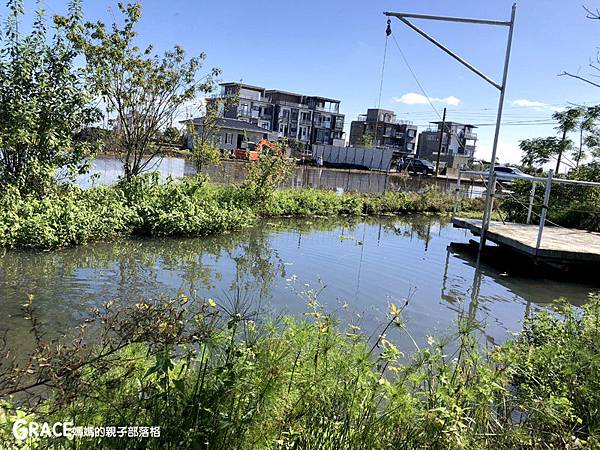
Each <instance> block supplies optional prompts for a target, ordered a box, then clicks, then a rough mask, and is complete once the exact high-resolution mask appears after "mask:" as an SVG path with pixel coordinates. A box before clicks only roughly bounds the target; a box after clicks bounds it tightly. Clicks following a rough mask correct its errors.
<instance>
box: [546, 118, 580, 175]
mask: <svg viewBox="0 0 600 450" xmlns="http://www.w3.org/2000/svg"><path fill="white" fill-rule="evenodd" d="M581 115H582V110H581V108H570V109H567V110H565V111H557V112H555V113H554V114H552V118H553V119H554V120H556V121H557V122H558V126H557V127H556V130H557V131H559V132H560V133H562V138H561V140H560V145H559V146H558V147H557V154H556V173H558V170H559V169H560V163H561V160H562V156H563V153H564V152H565V150H568V149H570V148H572V147H573V142H572V141H571V140H569V139H567V134H568V133H570V132H571V131H574V130H576V129H577V124H578V122H579V119H580V117H581Z"/></svg>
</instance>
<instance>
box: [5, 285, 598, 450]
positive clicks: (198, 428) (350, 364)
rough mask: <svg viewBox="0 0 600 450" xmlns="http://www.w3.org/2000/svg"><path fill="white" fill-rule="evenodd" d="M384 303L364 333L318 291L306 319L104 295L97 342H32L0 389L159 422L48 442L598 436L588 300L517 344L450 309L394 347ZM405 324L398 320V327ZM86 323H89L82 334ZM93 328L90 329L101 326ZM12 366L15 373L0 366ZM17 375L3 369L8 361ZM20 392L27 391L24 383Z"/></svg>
mask: <svg viewBox="0 0 600 450" xmlns="http://www.w3.org/2000/svg"><path fill="white" fill-rule="evenodd" d="M402 309H403V308H402V307H400V308H399V307H397V306H396V305H391V307H390V314H389V318H388V319H389V320H388V322H387V326H386V327H385V329H384V330H383V332H382V333H381V334H380V336H379V337H378V338H376V339H375V342H373V341H372V340H371V341H369V339H368V338H367V337H365V335H363V334H362V332H361V331H360V330H359V329H358V328H357V327H350V328H348V329H346V330H344V329H342V328H341V327H340V326H339V325H337V323H336V320H335V318H334V317H333V316H332V315H329V314H326V313H325V312H324V309H323V307H322V306H321V305H320V304H319V303H318V301H317V299H316V297H315V296H311V297H310V298H309V312H308V313H307V318H306V319H304V320H299V319H293V318H284V319H283V320H281V321H279V322H275V323H269V322H267V323H266V324H261V322H255V321H253V320H251V319H250V318H249V317H247V316H244V315H243V314H242V313H240V312H238V311H237V310H233V311H232V310H230V309H227V311H229V312H228V313H226V312H225V309H221V308H220V307H219V306H217V305H216V303H215V302H214V301H212V300H208V301H206V302H202V303H197V302H194V301H192V300H190V299H188V298H187V297H184V296H182V297H180V298H177V299H171V300H166V299H163V300H159V301H155V302H152V301H144V302H140V303H137V304H134V305H131V304H128V305H125V306H123V307H121V308H118V309H115V306H114V305H112V306H110V305H107V307H106V308H105V309H104V310H101V311H100V310H97V311H96V312H95V315H94V316H93V317H92V318H90V319H88V320H87V325H85V326H84V329H85V327H89V329H90V330H94V333H95V336H96V339H95V341H96V344H94V345H92V346H89V345H85V344H84V343H85V342H88V341H89V339H85V337H81V338H78V339H75V340H71V341H70V342H71V343H70V344H69V343H65V344H63V345H60V346H57V345H41V347H40V349H39V350H38V351H37V353H36V354H35V355H33V358H32V359H31V360H30V361H29V363H26V364H22V365H21V366H20V367H18V368H15V367H8V368H7V367H4V368H3V370H2V371H0V394H1V395H3V398H5V399H10V397H9V394H10V395H13V394H16V393H20V394H23V393H24V392H28V393H30V395H31V399H35V398H36V397H35V395H34V394H33V393H34V392H35V387H36V386H45V388H46V393H47V394H49V397H47V398H46V399H45V400H43V401H42V402H38V403H33V404H30V405H29V406H27V403H25V402H24V397H21V401H20V404H19V405H17V404H16V403H15V402H14V401H13V402H11V403H9V402H5V403H4V404H3V411H2V414H0V421H1V422H2V426H1V427H0V438H2V439H3V440H4V441H5V442H8V443H11V444H14V445H15V447H16V448H19V446H20V445H21V446H22V444H23V443H22V442H21V443H19V442H16V441H15V440H14V438H13V437H12V435H11V431H10V430H11V425H12V422H13V421H14V419H15V418H16V417H17V416H19V417H24V416H26V414H30V415H29V420H36V421H48V422H50V423H52V422H53V421H65V420H69V421H72V422H74V423H75V424H76V425H84V426H94V425H96V426H106V425H109V424H117V425H133V424H135V425H136V426H160V430H161V433H160V434H161V435H160V437H159V438H142V437H123V438H118V437H111V438H89V437H88V438H76V441H75V442H74V443H70V442H68V441H64V440H62V441H61V440H60V439H57V440H54V441H52V440H50V441H48V440H45V441H37V442H35V441H33V442H29V444H32V448H35V446H36V444H42V443H43V444H44V445H50V446H51V445H55V448H70V447H69V446H72V445H74V444H76V446H77V448H82V449H85V448H118V449H127V448H142V447H143V448H211V449H213V448H214V449H230V448H239V449H246V448H247V449H254V448H265V449H269V448H271V449H291V448H315V449H317V448H318V449H322V448H329V449H357V448H377V449H386V448H387V449H396V448H409V449H418V448H434V449H481V448H499V449H500V448H532V449H533V448H535V449H537V448H582V447H586V446H589V448H594V446H595V445H599V444H600V441H599V440H598V437H599V435H600V428H599V426H600V419H599V416H598V377H599V375H598V373H599V372H598V370H597V369H598V359H599V357H600V353H599V348H598V342H599V340H598V333H599V332H600V331H599V330H600V299H598V298H594V299H592V301H591V302H590V305H589V306H588V307H586V308H585V309H584V310H583V311H575V310H574V309H571V308H563V309H562V310H561V311H559V312H558V313H556V314H554V313H553V314H549V313H540V314H537V315H536V316H535V317H533V318H532V319H531V320H530V321H528V322H527V324H526V326H525V329H524V331H523V333H522V334H521V335H519V336H518V337H517V338H516V339H515V340H514V341H513V342H510V343H508V344H506V345H505V346H502V347H499V348H495V349H483V348H481V347H480V346H479V344H478V342H480V341H481V340H480V339H479V338H480V336H481V335H480V327H479V325H478V324H476V323H475V322H474V321H473V320H472V319H469V318H466V317H463V318H459V321H458V325H457V332H456V334H455V335H454V336H453V337H452V338H449V339H434V338H430V339H429V340H428V345H427V346H426V347H424V348H421V349H418V350H417V351H416V352H415V353H414V354H413V355H408V356H407V355H404V354H403V353H402V352H400V351H399V349H398V348H397V347H396V346H395V344H394V342H393V340H392V339H391V338H390V337H388V335H389V334H391V331H392V330H393V329H396V330H398V331H406V330H408V326H407V324H405V323H404V322H403V321H402ZM406 332H408V331H406ZM84 335H85V332H84ZM97 336H99V338H98V337H97ZM7 373H10V375H11V376H12V377H11V376H6V374H7ZM15 374H17V375H18V377H17V378H15V377H14V375H15ZM25 398H27V397H25Z"/></svg>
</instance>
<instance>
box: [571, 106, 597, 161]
mask: <svg viewBox="0 0 600 450" xmlns="http://www.w3.org/2000/svg"><path fill="white" fill-rule="evenodd" d="M581 110H582V113H581V117H580V121H579V148H578V149H576V150H575V151H574V152H573V158H574V160H575V163H576V166H575V167H579V164H580V163H581V161H582V159H584V158H585V156H586V150H587V151H591V153H592V156H598V153H599V150H600V128H599V127H598V121H599V120H600V106H590V107H587V108H581Z"/></svg>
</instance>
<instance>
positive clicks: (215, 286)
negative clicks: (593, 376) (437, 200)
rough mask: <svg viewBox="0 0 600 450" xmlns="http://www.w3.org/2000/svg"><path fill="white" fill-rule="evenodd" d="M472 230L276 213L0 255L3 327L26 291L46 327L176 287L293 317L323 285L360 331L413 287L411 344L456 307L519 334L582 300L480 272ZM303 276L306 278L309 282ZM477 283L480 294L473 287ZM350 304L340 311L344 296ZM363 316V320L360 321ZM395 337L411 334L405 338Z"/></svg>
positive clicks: (573, 292)
mask: <svg viewBox="0 0 600 450" xmlns="http://www.w3.org/2000/svg"><path fill="white" fill-rule="evenodd" d="M468 239H469V235H468V234H467V233H466V232H465V231H464V230H458V229H454V228H452V227H451V225H448V224H440V222H439V221H437V220H430V219H427V218H419V217H412V218H403V219H386V220H381V221H379V222H378V221H367V222H359V223H357V222H348V223H343V221H340V222H335V223H334V222H327V221H323V222H314V223H310V222H277V223H275V224H270V225H267V224H262V225H261V226H259V227H255V228H252V229H247V230H243V231H241V232H238V233H232V234H229V235H223V236H214V237H209V238H202V239H152V240H126V241H122V242H117V243H106V244H95V245H89V246H85V247H77V248H72V249H65V250H61V251H56V252H50V253H26V252H19V253H16V252H15V253H13V252H11V253H7V254H6V255H4V256H3V257H2V258H0V298H1V299H2V302H3V312H4V314H3V315H2V316H1V317H0V329H8V330H9V337H12V340H13V342H14V341H18V342H19V343H20V344H21V343H22V342H24V340H23V339H24V338H25V336H26V335H27V330H28V326H29V323H28V322H27V321H25V320H24V319H23V318H22V313H21V312H20V306H19V305H21V304H23V303H24V299H25V298H26V296H27V294H34V298H35V300H34V304H35V305H36V307H37V311H38V315H39V317H40V319H41V321H42V322H43V323H44V325H45V327H46V329H48V330H49V331H55V332H64V331H66V330H68V329H71V328H72V327H73V326H74V325H75V323H76V321H77V320H78V319H79V318H80V317H81V315H82V314H83V313H84V312H85V310H86V309H87V308H88V307H90V306H92V305H94V304H98V303H103V302H106V301H108V300H111V299H114V298H117V299H124V300H125V301H137V300H138V299H140V298H148V297H151V298H156V297H158V296H160V295H161V294H166V295H173V294H176V293H177V292H180V291H182V292H185V293H193V292H196V293H197V294H198V295H199V296H201V297H205V296H210V297H212V298H214V299H216V300H217V301H219V302H223V303H227V302H229V301H230V300H231V299H232V298H234V297H236V294H235V293H236V292H239V293H240V294H239V296H240V298H242V299H244V300H246V301H247V302H250V303H252V304H253V305H254V306H256V305H257V304H258V302H259V301H260V302H261V304H262V305H268V306H269V309H270V310H271V311H272V312H274V313H276V314H279V313H290V314H294V315H298V316H301V315H303V314H304V312H306V305H305V299H303V298H302V297H301V296H299V295H298V292H299V291H303V290H306V289H308V288H313V289H319V288H320V287H322V286H324V287H323V291H322V293H321V295H320V301H321V302H322V303H324V304H325V305H327V307H328V310H330V311H332V310H335V312H336V315H337V316H338V317H339V319H340V320H341V321H342V322H343V323H347V322H348V321H356V320H358V321H359V323H360V325H361V327H362V328H363V330H365V331H369V332H371V331H375V330H376V329H377V327H379V326H381V323H382V320H383V319H384V317H385V314H386V312H387V311H388V308H389V304H390V303H392V302H394V303H396V304H398V305H400V304H402V303H403V299H404V298H405V297H406V296H408V295H410V303H409V306H408V307H407V308H406V311H405V315H404V317H405V319H406V323H407V326H408V329H409V330H410V331H411V333H412V334H413V336H414V337H415V339H416V340H417V342H419V343H423V342H425V341H426V336H427V335H429V334H436V333H448V332H449V331H451V330H452V329H453V324H454V322H455V320H456V318H457V314H458V312H460V311H464V312H465V313H469V312H471V313H472V314H476V316H477V318H478V319H480V320H482V321H485V323H486V324H487V328H486V332H487V334H488V335H489V336H490V337H491V338H493V339H495V340H502V339H504V338H506V336H507V333H508V332H512V331H518V330H519V329H520V326H521V321H522V319H523V317H524V315H525V311H526V308H527V307H528V302H529V303H530V305H529V306H530V307H532V308H535V307H536V304H543V303H548V302H550V301H551V300H553V299H554V298H556V297H558V296H559V295H565V296H568V297H569V298H570V299H571V301H573V302H575V303H581V302H583V301H585V298H586V297H587V294H588V292H590V291H591V290H593V287H591V286H583V285H579V284H576V283H564V282H558V281H552V280H545V279H535V278H519V277H514V276H511V275H507V274H504V273H503V274H502V275H501V273H500V272H499V271H498V270H496V269H494V268H492V267H488V266H485V265H484V266H482V268H481V270H479V271H476V270H475V268H474V262H473V261H472V260H471V259H470V258H469V257H468V256H464V255H463V256H460V255H458V254H454V253H452V252H451V251H449V250H448V249H447V247H448V244H449V243H450V242H453V241H454V242H467V241H468ZM307 284H308V285H309V286H308V287H307V286H306V285H307ZM474 290H475V292H477V291H479V297H478V301H477V302H476V303H474V302H473V301H472V293H473V292H474ZM344 304H347V308H344V307H343V306H342V305H344ZM358 315H360V319H359V318H358ZM402 339H403V341H402V345H406V346H408V340H407V339H405V338H402Z"/></svg>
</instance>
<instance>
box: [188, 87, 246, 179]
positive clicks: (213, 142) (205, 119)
mask: <svg viewBox="0 0 600 450" xmlns="http://www.w3.org/2000/svg"><path fill="white" fill-rule="evenodd" d="M237 99H238V96H237V95H232V96H228V97H214V98H211V99H209V100H208V101H206V100H203V101H201V102H200V105H199V106H198V108H197V109H198V111H200V115H202V117H201V118H200V119H199V120H198V121H197V120H195V119H192V118H188V120H187V121H186V131H187V134H188V136H190V137H191V138H192V146H191V151H192V159H193V161H194V165H195V167H196V171H197V172H201V171H202V169H203V168H204V167H205V166H206V165H209V164H217V163H218V162H219V160H220V157H221V150H220V148H219V144H220V136H221V126H220V120H221V110H222V109H224V108H225V109H226V108H229V107H231V106H232V105H236V104H237Z"/></svg>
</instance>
